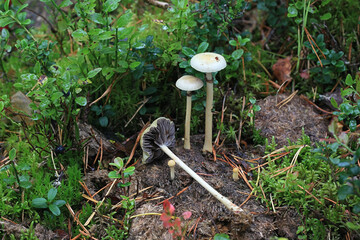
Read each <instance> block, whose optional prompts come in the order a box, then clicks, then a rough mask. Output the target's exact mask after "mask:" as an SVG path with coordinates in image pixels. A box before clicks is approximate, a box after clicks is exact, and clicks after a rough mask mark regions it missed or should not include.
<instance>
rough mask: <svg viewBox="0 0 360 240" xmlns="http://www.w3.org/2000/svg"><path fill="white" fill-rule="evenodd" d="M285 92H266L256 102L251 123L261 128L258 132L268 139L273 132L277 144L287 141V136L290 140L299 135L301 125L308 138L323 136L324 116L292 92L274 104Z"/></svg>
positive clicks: (315, 139)
mask: <svg viewBox="0 0 360 240" xmlns="http://www.w3.org/2000/svg"><path fill="white" fill-rule="evenodd" d="M288 96H289V95H287V94H280V95H277V96H268V97H266V98H265V99H263V100H260V101H259V102H258V105H259V106H260V107H261V110H260V111H259V112H257V113H256V116H255V127H256V129H258V130H261V133H260V134H261V135H262V136H264V137H266V138H268V140H269V142H271V138H272V136H274V138H275V141H276V143H277V144H278V146H280V147H282V146H284V145H288V139H289V140H290V141H292V142H296V140H298V139H300V138H301V135H302V129H304V132H305V134H306V135H308V136H309V137H310V139H311V141H312V142H317V141H319V139H320V138H324V137H326V135H327V129H328V121H327V120H326V118H325V116H324V115H323V114H322V113H319V112H317V111H316V110H315V109H314V107H313V106H312V105H311V104H309V103H308V102H306V101H305V100H303V99H302V98H301V97H299V96H297V95H295V96H294V98H293V99H291V101H290V102H288V103H286V104H285V105H281V104H279V105H278V106H277V104H278V103H280V102H281V101H283V100H284V99H285V98H287V97H288Z"/></svg>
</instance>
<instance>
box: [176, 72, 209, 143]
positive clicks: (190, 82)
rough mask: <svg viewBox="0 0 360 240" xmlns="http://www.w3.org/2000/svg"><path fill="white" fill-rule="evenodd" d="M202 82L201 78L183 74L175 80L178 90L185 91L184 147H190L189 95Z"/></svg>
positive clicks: (201, 84)
mask: <svg viewBox="0 0 360 240" xmlns="http://www.w3.org/2000/svg"><path fill="white" fill-rule="evenodd" d="M203 85H204V83H203V82H202V81H201V79H199V78H197V77H194V76H191V75H185V76H182V77H181V78H179V79H178V80H177V81H176V87H177V88H179V89H180V90H183V91H186V114H185V135H184V148H185V149H190V120H191V95H192V91H196V90H199V89H200V88H202V86H203Z"/></svg>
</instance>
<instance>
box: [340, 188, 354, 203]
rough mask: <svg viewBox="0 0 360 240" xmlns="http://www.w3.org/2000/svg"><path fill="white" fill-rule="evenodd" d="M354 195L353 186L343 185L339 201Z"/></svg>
mask: <svg viewBox="0 0 360 240" xmlns="http://www.w3.org/2000/svg"><path fill="white" fill-rule="evenodd" d="M353 193H354V189H353V187H352V186H349V185H343V186H341V187H340V188H339V190H338V198H339V200H344V199H345V198H346V197H347V196H348V195H351V194H353Z"/></svg>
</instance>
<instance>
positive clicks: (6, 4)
mask: <svg viewBox="0 0 360 240" xmlns="http://www.w3.org/2000/svg"><path fill="white" fill-rule="evenodd" d="M9 7H10V0H6V1H5V4H4V10H5V11H9Z"/></svg>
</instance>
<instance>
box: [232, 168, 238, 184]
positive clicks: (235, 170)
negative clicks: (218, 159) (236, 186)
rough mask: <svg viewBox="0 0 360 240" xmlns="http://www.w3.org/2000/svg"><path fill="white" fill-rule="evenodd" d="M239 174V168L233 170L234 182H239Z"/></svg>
mask: <svg viewBox="0 0 360 240" xmlns="http://www.w3.org/2000/svg"><path fill="white" fill-rule="evenodd" d="M238 173H239V168H237V167H236V168H234V169H233V175H232V177H233V179H234V181H238V180H239V175H238Z"/></svg>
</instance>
